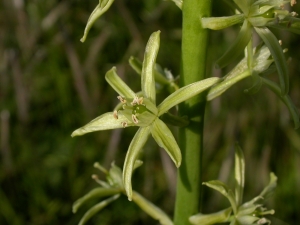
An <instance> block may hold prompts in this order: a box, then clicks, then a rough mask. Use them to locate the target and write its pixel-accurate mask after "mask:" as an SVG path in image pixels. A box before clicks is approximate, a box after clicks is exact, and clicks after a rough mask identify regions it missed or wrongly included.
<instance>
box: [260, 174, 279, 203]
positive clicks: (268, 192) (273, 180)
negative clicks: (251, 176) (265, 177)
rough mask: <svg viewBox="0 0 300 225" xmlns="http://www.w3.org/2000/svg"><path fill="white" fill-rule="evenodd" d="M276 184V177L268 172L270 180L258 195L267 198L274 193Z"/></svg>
mask: <svg viewBox="0 0 300 225" xmlns="http://www.w3.org/2000/svg"><path fill="white" fill-rule="evenodd" d="M276 186H277V177H276V175H275V174H274V173H270V182H269V184H268V185H267V186H266V187H265V188H264V190H263V191H262V192H261V193H260V196H262V197H263V198H264V199H267V198H268V197H269V196H270V195H272V194H273V193H274V190H275V188H276Z"/></svg>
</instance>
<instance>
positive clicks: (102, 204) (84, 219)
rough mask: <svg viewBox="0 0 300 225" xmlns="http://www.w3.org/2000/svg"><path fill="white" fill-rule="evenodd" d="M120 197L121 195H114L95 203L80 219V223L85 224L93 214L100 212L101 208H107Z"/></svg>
mask: <svg viewBox="0 0 300 225" xmlns="http://www.w3.org/2000/svg"><path fill="white" fill-rule="evenodd" d="M119 197H120V195H119V194H118V195H114V196H112V197H110V198H108V199H105V200H103V201H101V202H100V203H98V204H96V205H94V206H93V207H92V208H90V209H89V210H88V211H87V212H86V213H85V214H84V215H83V217H82V219H81V220H80V221H79V225H84V224H85V223H86V222H87V221H88V220H89V219H90V218H91V217H92V216H93V215H95V214H96V213H98V212H99V211H100V210H102V209H103V208H105V207H106V206H107V205H108V204H110V203H112V202H113V201H115V200H117V199H118V198H119Z"/></svg>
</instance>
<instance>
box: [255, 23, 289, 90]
mask: <svg viewBox="0 0 300 225" xmlns="http://www.w3.org/2000/svg"><path fill="white" fill-rule="evenodd" d="M255 31H256V32H257V33H258V35H259V36H260V37H261V39H262V40H263V41H264V43H265V44H266V46H267V47H268V48H269V50H270V52H271V54H272V56H273V59H274V61H275V64H276V67H277V71H278V76H279V83H280V88H281V94H282V95H285V94H287V93H288V91H289V77H288V69H287V64H286V60H285V57H284V55H283V51H282V48H281V46H280V45H279V42H278V40H277V38H276V37H275V35H274V34H273V33H272V32H271V31H270V30H269V29H268V28H266V27H264V28H258V27H255Z"/></svg>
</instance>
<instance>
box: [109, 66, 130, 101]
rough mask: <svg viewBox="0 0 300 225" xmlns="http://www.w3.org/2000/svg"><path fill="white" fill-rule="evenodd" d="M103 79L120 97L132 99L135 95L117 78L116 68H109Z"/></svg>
mask: <svg viewBox="0 0 300 225" xmlns="http://www.w3.org/2000/svg"><path fill="white" fill-rule="evenodd" d="M105 79H106V81H107V82H108V83H109V85H110V86H111V87H112V88H113V89H114V90H115V91H116V92H117V93H118V94H119V95H120V96H122V97H126V98H134V97H135V96H136V94H135V93H134V92H133V91H132V90H131V88H130V87H128V86H127V84H126V83H125V82H124V81H123V80H122V79H121V78H120V77H119V76H118V74H117V69H116V67H113V68H111V69H110V70H109V71H108V72H107V73H106V74H105Z"/></svg>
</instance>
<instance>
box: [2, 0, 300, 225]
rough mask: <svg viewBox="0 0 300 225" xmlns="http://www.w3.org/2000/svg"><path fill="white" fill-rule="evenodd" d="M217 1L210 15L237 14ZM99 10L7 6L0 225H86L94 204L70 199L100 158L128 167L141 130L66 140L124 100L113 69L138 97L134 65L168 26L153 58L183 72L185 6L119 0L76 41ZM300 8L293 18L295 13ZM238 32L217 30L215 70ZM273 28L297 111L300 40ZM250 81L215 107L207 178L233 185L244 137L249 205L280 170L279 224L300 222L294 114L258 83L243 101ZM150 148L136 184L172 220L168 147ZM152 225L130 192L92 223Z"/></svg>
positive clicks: (11, 2)
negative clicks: (78, 206)
mask: <svg viewBox="0 0 300 225" xmlns="http://www.w3.org/2000/svg"><path fill="white" fill-rule="evenodd" d="M214 3H215V6H214V11H213V15H214V16H219V15H230V14H232V12H229V11H224V10H225V9H226V7H225V6H226V5H223V4H224V3H223V2H222V1H215V2H214ZM95 4H97V1H92V0H89V1H84V0H74V1H66V0H65V1H58V0H48V1H42V0H32V1H24V0H2V1H1V2H0V24H1V26H0V59H1V60H0V114H1V121H0V124H1V130H0V134H1V135H0V143H1V146H0V147H1V152H0V153H1V155H0V224H4V225H6V224H9V225H19V224H20V225H23V224H28V225H29V224H30V225H39V224H43V225H44V224H57V225H59V224H64V225H68V224H70V225H71V224H72V225H73V224H76V223H78V221H79V220H80V218H81V216H82V215H83V213H84V212H85V211H86V209H88V208H89V207H90V206H91V205H94V204H95V203H96V202H91V205H90V206H88V205H87V206H86V208H85V209H82V212H81V213H80V210H79V211H78V213H77V214H72V204H73V202H74V201H75V200H76V199H78V198H80V197H81V196H82V195H83V194H85V193H87V192H88V191H89V190H91V189H92V188H94V187H95V186H96V185H95V184H94V182H93V180H92V179H90V175H91V174H93V173H94V170H93V168H92V164H93V163H94V162H95V161H99V162H101V164H102V165H104V167H108V166H109V165H110V164H111V162H112V161H113V160H115V163H116V165H118V166H120V167H121V166H122V161H123V159H124V157H125V153H126V148H127V146H128V145H129V142H130V140H131V139H130V137H132V136H133V135H134V133H135V132H136V129H135V128H128V129H127V130H123V129H120V130H115V131H107V132H99V133H94V134H89V135H86V136H85V137H84V138H76V139H72V138H71V137H70V134H71V132H72V131H73V130H74V129H76V128H77V127H79V126H81V125H82V124H85V123H86V122H88V121H90V120H91V119H92V118H94V117H96V116H97V115H100V114H102V113H104V112H107V111H111V110H112V109H113V108H114V106H115V105H116V104H117V101H118V100H117V98H116V97H117V96H116V94H115V92H114V91H113V90H112V89H111V88H110V87H109V86H108V85H107V83H106V82H105V80H104V75H105V73H106V71H107V70H109V69H110V68H111V67H112V66H117V68H118V73H119V75H120V76H121V77H122V78H123V79H124V80H125V81H126V83H130V87H132V88H133V90H134V91H139V90H140V89H141V88H140V83H139V80H140V79H139V78H138V75H137V74H136V73H135V72H134V71H133V70H132V69H130V67H129V64H128V59H129V57H130V56H131V55H133V56H135V57H137V58H139V59H140V60H142V56H143V51H144V48H145V44H146V41H147V39H148V37H149V36H150V34H151V33H152V32H153V31H156V30H161V48H160V54H159V55H158V59H157V62H158V63H159V64H160V65H162V66H163V67H167V68H168V69H170V70H171V71H172V73H173V74H174V75H178V74H179V72H180V64H179V63H180V35H181V30H180V27H181V11H180V10H179V9H178V7H177V6H176V5H175V4H174V3H172V2H171V1H170V2H165V1H161V0H155V1H149V0H142V1H132V0H126V1H121V0H116V1H115V2H114V4H113V5H112V7H111V9H110V10H109V11H108V12H106V13H105V15H103V16H102V17H101V19H100V20H98V21H97V22H96V23H95V24H94V26H93V27H92V28H91V30H90V33H89V36H88V38H87V40H86V42H85V43H84V44H82V43H81V42H80V41H79V39H80V38H81V36H82V33H83V30H84V27H85V24H86V22H87V19H88V17H89V15H90V12H91V11H92V10H93V8H94V6H95ZM296 7H298V9H296V8H295V9H294V11H297V12H299V11H300V10H299V6H297V5H296ZM238 30H239V29H238V27H230V28H227V29H225V30H222V31H214V32H211V35H212V36H211V45H210V48H211V49H210V61H211V62H212V63H213V62H214V61H215V60H216V59H218V57H220V56H221V55H222V53H223V52H224V50H226V48H227V47H228V44H229V43H230V42H231V41H232V39H233V38H234V37H235V36H236V34H237V32H238ZM274 33H275V34H276V35H278V36H277V37H279V39H282V41H283V46H284V47H286V48H289V52H288V55H290V56H291V57H292V60H291V62H290V64H289V73H290V96H291V98H292V100H293V101H294V103H295V105H296V106H297V107H298V109H299V107H300V102H299V99H300V77H299V73H300V58H299V47H300V46H299V37H298V36H297V35H294V34H291V33H285V32H284V33H280V34H278V31H277V30H274ZM229 67H230V66H229ZM208 72H209V73H212V76H223V75H224V74H226V72H228V69H226V68H225V69H223V70H215V69H213V67H211V70H209V71H208ZM125 74H126V76H125ZM273 78H274V79H276V74H274V76H273ZM251 83H252V81H251V78H248V80H245V81H242V82H241V83H240V84H239V85H237V86H235V87H234V88H231V89H230V90H228V91H227V93H225V94H224V95H222V97H220V98H217V99H215V100H213V101H212V102H210V103H208V105H207V106H208V108H207V112H206V115H207V118H206V119H207V120H206V121H207V122H206V126H205V137H204V139H205V146H206V150H205V152H204V161H205V166H204V172H203V175H204V178H203V179H204V180H212V179H219V180H222V181H224V182H226V183H228V182H227V181H228V180H229V182H230V181H232V182H234V181H233V180H232V177H230V176H229V174H230V173H229V172H230V168H231V167H232V166H233V163H232V162H231V160H230V159H231V158H232V157H230V155H231V154H233V152H234V151H233V146H234V143H235V141H239V143H240V145H241V147H242V148H243V150H244V154H245V158H246V161H247V165H246V167H247V169H246V171H247V172H246V173H247V174H246V177H247V179H246V184H245V187H246V188H245V200H246V201H247V200H249V198H250V197H251V196H253V195H255V194H257V193H259V191H260V190H261V188H262V186H263V184H265V183H267V181H268V175H269V172H270V171H274V172H275V173H276V175H277V176H278V188H277V192H276V193H275V195H274V197H273V200H272V202H270V204H272V208H273V209H275V211H276V214H275V217H278V218H280V219H281V220H283V221H286V222H287V223H291V224H293V223H294V221H300V218H299V213H298V211H297V209H299V207H300V205H299V204H300V194H299V192H298V191H296V190H299V187H300V176H299V174H298V171H299V170H300V137H299V131H298V130H294V129H293V123H292V121H291V120H290V118H289V113H288V110H287V109H286V107H285V106H284V105H283V104H282V103H281V102H280V101H279V100H278V99H277V97H276V96H274V94H273V93H271V92H270V91H268V90H267V89H265V88H262V90H260V91H259V92H258V93H257V94H256V96H254V97H253V96H251V95H248V94H244V93H243V90H244V89H246V88H249V87H250V86H251ZM164 97H165V95H164V93H161V96H157V98H158V99H157V101H158V103H159V102H160V101H161V100H162V99H164ZM113 99H114V100H113ZM152 142H153V141H151V140H150V147H146V148H145V149H144V152H143V154H145V155H147V157H145V158H147V161H145V162H144V165H143V166H142V167H141V168H139V169H138V170H137V171H136V173H135V175H134V179H133V183H134V186H135V188H136V190H138V191H139V192H140V193H143V195H144V196H145V197H147V198H148V199H151V200H152V201H153V202H154V203H155V204H156V205H158V206H160V207H161V208H162V209H164V210H165V211H167V212H168V213H169V214H170V215H171V214H172V210H173V203H174V193H175V190H174V187H175V167H174V166H173V165H172V163H171V162H170V160H169V159H168V157H166V155H165V154H164V152H163V151H154V150H155V148H158V147H157V145H155V142H153V143H152ZM159 171H160V173H159ZM247 197H248V198H247ZM208 199H209V201H208ZM219 200H220V202H221V204H222V198H221V197H220V196H219V195H217V194H215V193H214V192H210V191H209V190H207V189H205V194H204V201H206V204H205V205H206V206H207V208H205V209H204V212H206V211H207V212H211V211H216V210H218V209H216V205H215V204H216V203H217V202H218V203H219ZM283 202H286V203H289V204H284V205H282V203H283ZM217 206H218V207H221V206H220V205H217ZM224 206H226V202H225V201H224ZM83 208H84V207H83ZM154 223H155V221H154V220H152V219H151V218H149V217H148V216H146V214H145V213H143V212H142V211H141V210H140V209H139V208H138V207H137V206H136V205H134V204H133V203H130V202H128V200H127V198H126V197H123V196H122V197H120V199H119V200H118V202H117V203H115V204H114V205H112V206H108V208H106V209H104V210H103V211H102V212H101V214H99V215H98V216H97V215H96V216H95V217H93V218H92V219H91V221H90V224H125V225H126V224H154Z"/></svg>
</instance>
